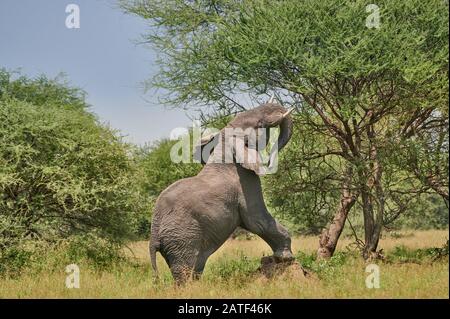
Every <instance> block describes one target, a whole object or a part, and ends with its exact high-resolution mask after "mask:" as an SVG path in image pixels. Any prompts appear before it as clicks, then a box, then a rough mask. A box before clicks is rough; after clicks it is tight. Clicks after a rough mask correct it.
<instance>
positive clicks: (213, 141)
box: [194, 132, 220, 165]
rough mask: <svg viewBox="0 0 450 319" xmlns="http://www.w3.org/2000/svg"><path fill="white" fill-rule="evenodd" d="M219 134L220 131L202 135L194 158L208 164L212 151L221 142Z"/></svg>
mask: <svg viewBox="0 0 450 319" xmlns="http://www.w3.org/2000/svg"><path fill="white" fill-rule="evenodd" d="M219 136H220V132H217V133H214V134H210V135H208V136H205V137H202V139H201V140H200V141H199V143H198V144H197V145H196V146H195V150H194V160H195V161H197V162H200V163H202V164H203V165H204V164H206V163H207V162H208V159H209V156H210V155H211V152H212V151H213V149H214V147H216V145H217V144H218V142H219Z"/></svg>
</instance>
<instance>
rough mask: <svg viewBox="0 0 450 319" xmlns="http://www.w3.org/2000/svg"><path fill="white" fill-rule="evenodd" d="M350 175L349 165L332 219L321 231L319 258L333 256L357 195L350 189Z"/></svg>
mask: <svg viewBox="0 0 450 319" xmlns="http://www.w3.org/2000/svg"><path fill="white" fill-rule="evenodd" d="M352 176H353V174H352V169H351V167H349V168H347V171H346V173H345V176H344V181H343V184H342V192H341V200H340V203H339V207H338V209H337V211H336V214H335V215H334V218H333V221H332V222H331V224H330V225H329V227H328V228H325V229H324V230H323V231H322V234H321V236H320V240H319V249H318V250H317V258H319V259H328V258H330V257H331V256H333V253H334V251H335V250H336V246H337V243H338V240H339V237H340V236H341V233H342V230H343V229H344V225H345V221H346V220H347V216H348V213H349V211H350V209H351V208H352V207H353V205H354V204H355V202H356V199H357V197H358V195H356V194H355V192H353V191H352V190H351V181H352Z"/></svg>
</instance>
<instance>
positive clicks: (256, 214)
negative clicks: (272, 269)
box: [241, 205, 294, 261]
mask: <svg viewBox="0 0 450 319" xmlns="http://www.w3.org/2000/svg"><path fill="white" fill-rule="evenodd" d="M257 206H259V207H251V208H250V209H247V212H246V213H244V214H242V216H241V219H242V222H243V227H244V228H246V229H247V230H249V231H250V232H252V233H254V234H256V235H258V236H259V237H261V238H262V239H263V240H264V241H265V242H267V243H268V244H269V246H270V247H271V248H272V250H273V253H274V257H275V259H278V260H279V261H291V260H293V259H294V256H293V254H292V249H291V237H290V236H289V232H288V231H287V229H286V228H285V227H284V226H283V225H281V224H280V223H279V222H278V221H276V220H275V219H274V218H273V217H272V215H270V213H269V212H268V211H267V209H266V207H265V205H264V206H262V205H257Z"/></svg>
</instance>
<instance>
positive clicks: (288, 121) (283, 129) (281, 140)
mask: <svg viewBox="0 0 450 319" xmlns="http://www.w3.org/2000/svg"><path fill="white" fill-rule="evenodd" d="M291 111H292V109H291V110H290V111H288V112H286V113H285V116H284V117H283V119H282V120H281V122H280V135H279V136H278V151H280V150H281V149H282V148H283V147H284V146H285V145H286V144H287V143H288V142H289V140H290V139H291V136H292V126H293V122H292V116H291V114H290V112H291Z"/></svg>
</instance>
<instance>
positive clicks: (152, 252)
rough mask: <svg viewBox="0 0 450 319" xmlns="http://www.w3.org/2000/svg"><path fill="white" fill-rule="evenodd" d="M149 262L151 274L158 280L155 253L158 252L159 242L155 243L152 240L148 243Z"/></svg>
mask: <svg viewBox="0 0 450 319" xmlns="http://www.w3.org/2000/svg"><path fill="white" fill-rule="evenodd" d="M149 250H150V261H151V263H152V268H153V273H154V275H155V277H156V278H158V267H157V266H156V252H157V251H158V250H159V242H155V241H154V240H153V239H152V240H151V241H150V245H149Z"/></svg>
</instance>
